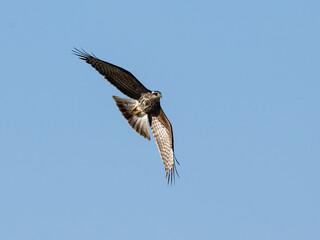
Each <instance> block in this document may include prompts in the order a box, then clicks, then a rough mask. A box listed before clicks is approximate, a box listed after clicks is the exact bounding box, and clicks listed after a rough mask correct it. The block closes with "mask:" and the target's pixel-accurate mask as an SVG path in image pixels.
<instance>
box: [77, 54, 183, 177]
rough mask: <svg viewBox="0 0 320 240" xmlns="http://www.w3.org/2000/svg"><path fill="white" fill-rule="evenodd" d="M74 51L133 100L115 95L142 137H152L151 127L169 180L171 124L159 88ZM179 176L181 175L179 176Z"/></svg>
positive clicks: (172, 173) (172, 169) (173, 168)
mask: <svg viewBox="0 0 320 240" xmlns="http://www.w3.org/2000/svg"><path fill="white" fill-rule="evenodd" d="M73 54H75V55H76V56H78V57H79V58H80V59H82V60H84V61H86V62H87V63H88V64H90V65H91V66H92V67H94V68H95V69H96V70H97V71H98V72H99V73H100V74H101V75H103V76H104V77H105V78H106V79H107V80H108V81H109V82H110V83H111V84H112V85H114V86H115V87H116V88H118V89H119V90H120V91H121V92H122V93H123V94H125V95H127V96H128V97H130V98H131V99H128V98H121V97H116V96H113V99H114V100H115V102H116V105H117V106H118V108H119V110H120V112H121V113H122V115H123V116H124V117H125V119H126V120H127V121H128V123H129V125H130V126H131V127H132V128H133V129H134V130H135V131H136V132H137V133H139V134H140V135H141V136H142V137H144V138H147V139H148V140H150V133H149V126H148V122H149V124H150V127H151V130H152V133H153V135H154V138H155V140H156V143H157V146H158V150H159V152H160V156H161V158H162V161H163V164H164V166H165V171H166V177H167V179H168V183H169V182H171V183H172V180H173V179H174V177H175V173H177V175H178V172H177V170H176V166H175V164H176V163H178V164H179V162H178V161H177V159H176V158H175V155H174V146H173V132H172V125H171V123H170V121H169V120H168V118H167V116H166V115H165V114H164V112H163V110H162V108H161V106H160V98H161V97H162V95H161V93H160V92H159V91H150V90H149V89H147V88H146V87H145V86H143V85H142V83H141V82H140V81H139V80H138V79H137V78H136V77H135V76H133V74H132V73H130V72H129V71H127V70H125V69H123V68H121V67H118V66H115V65H113V64H111V63H108V62H105V61H102V60H100V59H99V58H97V57H96V56H95V55H94V54H92V55H90V54H88V53H87V52H85V51H84V50H82V51H80V50H78V49H77V48H74V50H73ZM178 176H179V175H178Z"/></svg>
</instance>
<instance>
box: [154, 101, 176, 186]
mask: <svg viewBox="0 0 320 240" xmlns="http://www.w3.org/2000/svg"><path fill="white" fill-rule="evenodd" d="M149 120H150V127H151V130H152V133H153V136H154V138H155V140H156V143H157V146H158V150H159V152H160V156H161V158H162V162H163V164H164V166H165V170H166V177H167V179H168V183H169V182H171V183H172V178H173V180H174V179H175V173H177V175H178V177H179V174H178V172H177V170H176V166H175V163H178V164H179V162H178V161H177V160H176V158H175V156H174V146H173V133H172V126H171V123H170V121H169V120H168V118H167V116H166V115H165V114H164V112H163V111H162V108H161V107H160V111H159V113H158V114H153V115H151V116H150V117H149Z"/></svg>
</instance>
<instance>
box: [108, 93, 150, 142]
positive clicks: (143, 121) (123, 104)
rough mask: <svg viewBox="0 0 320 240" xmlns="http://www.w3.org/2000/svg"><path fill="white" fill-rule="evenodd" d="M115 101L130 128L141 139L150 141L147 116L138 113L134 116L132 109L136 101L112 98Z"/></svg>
mask: <svg viewBox="0 0 320 240" xmlns="http://www.w3.org/2000/svg"><path fill="white" fill-rule="evenodd" d="M112 97H113V99H114V100H115V102H116V104H117V106H118V108H119V110H120V112H121V113H122V115H123V116H124V117H125V119H127V121H128V123H129V124H130V126H131V127H132V128H133V129H134V130H135V131H136V132H137V133H139V134H140V135H141V136H142V137H144V138H147V139H148V140H150V133H149V124H148V115H147V114H145V113H139V114H137V115H134V112H133V111H132V109H133V108H134V107H135V106H136V105H137V103H138V101H137V100H133V99H128V98H121V97H116V96H112Z"/></svg>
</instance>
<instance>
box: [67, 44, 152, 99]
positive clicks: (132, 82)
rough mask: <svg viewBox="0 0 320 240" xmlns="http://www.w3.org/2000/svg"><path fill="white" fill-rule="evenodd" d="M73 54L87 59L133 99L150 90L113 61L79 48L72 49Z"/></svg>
mask: <svg viewBox="0 0 320 240" xmlns="http://www.w3.org/2000/svg"><path fill="white" fill-rule="evenodd" d="M72 52H73V54H75V55H76V56H78V57H79V58H80V59H82V60H85V61H86V62H87V63H89V64H90V65H91V66H92V67H94V68H95V69H96V70H97V71H98V72H99V73H100V74H101V75H103V76H104V77H105V79H107V80H108V81H109V82H110V83H111V84H112V85H114V86H115V87H116V88H118V89H119V90H120V91H121V92H122V93H123V94H125V95H127V96H128V97H131V98H133V99H139V98H140V96H141V94H142V93H146V92H150V90H148V89H147V88H146V87H145V86H143V85H142V83H141V82H139V80H138V79H137V78H136V77H135V76H133V74H132V73H130V72H129V71H127V70H125V69H123V68H121V67H118V66H115V65H113V64H111V63H108V62H105V61H102V60H100V59H98V58H97V57H96V56H94V55H93V54H92V55H90V54H88V53H87V52H85V51H84V50H82V51H80V50H78V49H77V48H74V50H72Z"/></svg>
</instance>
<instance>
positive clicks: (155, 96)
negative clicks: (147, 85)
mask: <svg viewBox="0 0 320 240" xmlns="http://www.w3.org/2000/svg"><path fill="white" fill-rule="evenodd" d="M151 94H152V96H153V97H154V98H158V99H160V98H162V94H161V92H159V91H152V92H151Z"/></svg>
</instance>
